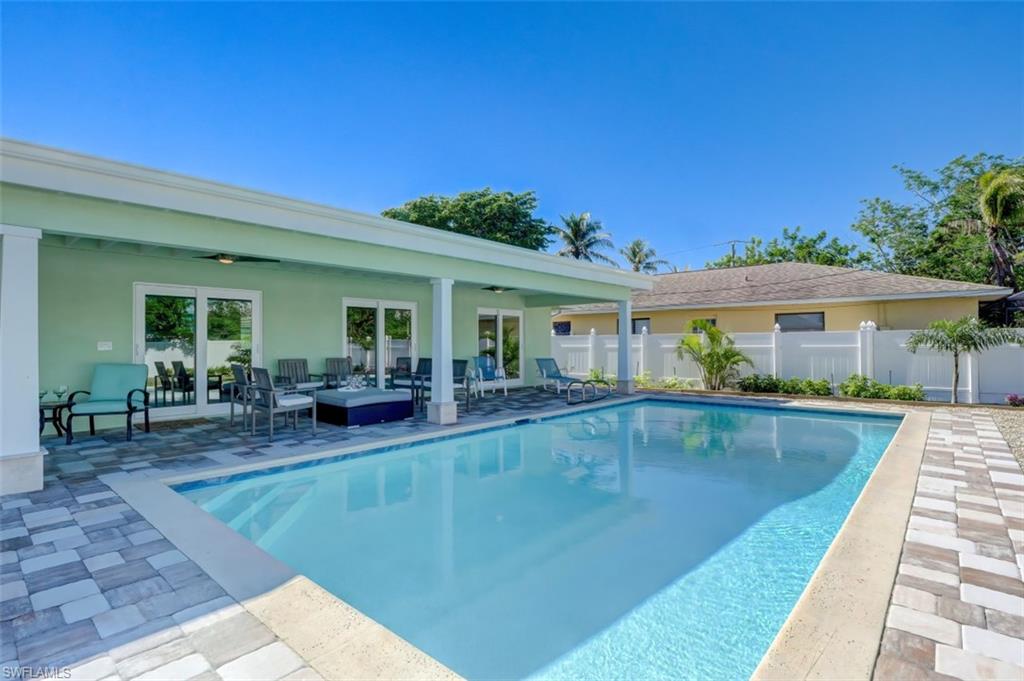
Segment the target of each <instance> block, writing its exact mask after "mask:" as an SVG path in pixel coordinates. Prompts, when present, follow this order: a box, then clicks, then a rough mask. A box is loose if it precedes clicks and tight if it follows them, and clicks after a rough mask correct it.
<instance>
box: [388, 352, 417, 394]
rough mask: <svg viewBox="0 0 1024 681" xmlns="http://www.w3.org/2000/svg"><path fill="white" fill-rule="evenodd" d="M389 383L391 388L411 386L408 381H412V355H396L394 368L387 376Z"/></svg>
mask: <svg viewBox="0 0 1024 681" xmlns="http://www.w3.org/2000/svg"><path fill="white" fill-rule="evenodd" d="M388 379H389V384H390V386H389V387H391V388H396V387H399V384H401V387H405V388H409V387H411V385H410V381H412V357H396V358H395V368H394V370H392V372H391V375H390V376H388Z"/></svg>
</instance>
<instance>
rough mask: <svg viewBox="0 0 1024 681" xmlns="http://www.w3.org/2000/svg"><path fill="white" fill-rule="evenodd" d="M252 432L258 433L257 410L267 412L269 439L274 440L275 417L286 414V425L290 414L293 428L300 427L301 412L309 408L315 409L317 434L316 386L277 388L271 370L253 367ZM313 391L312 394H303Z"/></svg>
mask: <svg viewBox="0 0 1024 681" xmlns="http://www.w3.org/2000/svg"><path fill="white" fill-rule="evenodd" d="M252 379H253V380H252V385H251V386H250V390H251V392H252V401H251V402H250V405H251V406H252V434H253V435H255V434H256V412H257V411H262V412H265V413H266V414H267V419H268V421H269V423H270V433H269V438H268V439H269V441H271V442H273V440H274V417H275V416H277V415H278V414H284V416H285V425H287V424H288V415H289V414H291V415H292V428H294V429H297V428H298V427H299V412H300V411H305V410H307V409H312V410H313V416H312V420H313V434H314V435H316V386H311V387H308V388H298V387H288V388H275V387H274V381H273V380H271V378H270V372H269V371H267V370H266V369H261V368H259V367H253V369H252ZM302 393H311V394H302Z"/></svg>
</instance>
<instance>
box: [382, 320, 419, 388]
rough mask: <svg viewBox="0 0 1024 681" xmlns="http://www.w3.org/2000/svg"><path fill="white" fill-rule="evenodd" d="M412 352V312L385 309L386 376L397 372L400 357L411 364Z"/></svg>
mask: <svg viewBox="0 0 1024 681" xmlns="http://www.w3.org/2000/svg"><path fill="white" fill-rule="evenodd" d="M412 351H413V347H412V310H410V309H407V308H394V307H385V308H384V375H385V376H386V377H390V376H391V375H392V374H393V373H394V372H395V367H396V366H397V364H398V358H400V357H404V358H406V360H407V361H408V362H410V363H411V362H412V355H413V352H412ZM413 368H415V367H413Z"/></svg>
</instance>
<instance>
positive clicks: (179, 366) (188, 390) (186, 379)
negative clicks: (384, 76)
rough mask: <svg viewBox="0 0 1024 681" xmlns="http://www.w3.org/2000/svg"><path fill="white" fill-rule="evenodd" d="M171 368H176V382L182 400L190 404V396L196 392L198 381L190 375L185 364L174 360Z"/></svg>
mask: <svg viewBox="0 0 1024 681" xmlns="http://www.w3.org/2000/svg"><path fill="white" fill-rule="evenodd" d="M171 366H173V367H174V382H175V383H177V384H178V390H180V391H181V392H182V398H181V399H182V400H184V402H185V404H188V402H189V399H188V396H189V395H191V394H192V393H194V392H195V390H196V381H195V379H194V378H192V377H191V376H189V375H188V369H186V368H185V363H184V362H179V361H178V360H173V361H171Z"/></svg>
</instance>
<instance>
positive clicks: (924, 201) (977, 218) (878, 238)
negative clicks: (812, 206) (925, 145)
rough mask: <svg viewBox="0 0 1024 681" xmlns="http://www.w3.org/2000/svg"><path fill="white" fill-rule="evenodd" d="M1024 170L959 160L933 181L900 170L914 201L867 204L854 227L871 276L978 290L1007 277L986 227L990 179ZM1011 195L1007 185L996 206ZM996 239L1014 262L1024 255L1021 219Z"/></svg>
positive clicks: (1014, 163) (1005, 224) (986, 158)
mask: <svg viewBox="0 0 1024 681" xmlns="http://www.w3.org/2000/svg"><path fill="white" fill-rule="evenodd" d="M1022 168H1024V159H1007V158H1006V157H1004V156H998V155H990V154H984V153H982V154H976V155H975V156H971V157H968V156H958V157H957V158H954V159H953V160H952V161H950V162H949V163H947V164H946V165H945V166H943V167H942V168H939V169H938V170H937V171H935V172H934V173H931V174H929V173H924V172H921V171H917V170H912V169H910V168H906V167H904V166H896V171H897V172H898V173H899V174H900V176H901V177H902V178H903V184H904V187H905V188H906V190H907V192H908V193H909V194H910V195H911V196H913V199H912V200H911V201H909V202H903V201H895V200H892V199H887V198H882V197H875V198H872V199H867V200H865V201H863V202H862V207H861V211H860V214H859V215H858V217H857V220H856V222H854V224H853V226H852V228H853V230H854V231H855V232H857V233H859V234H861V235H862V236H863V237H864V238H865V240H866V241H867V243H868V245H869V249H868V252H869V253H870V255H871V262H870V267H871V269H875V270H881V271H885V272H896V273H899V274H913V275H919V276H926V277H938V278H943V279H959V280H962V281H973V282H978V283H993V282H997V281H998V280H999V279H1000V277H1001V276H1002V277H1005V272H1006V271H1007V270H1006V267H1005V265H1004V266H1002V268H1001V270H1000V269H999V268H997V267H996V262H995V257H994V255H995V251H994V249H993V248H992V244H991V243H990V241H989V238H988V237H989V230H988V229H987V228H986V227H985V225H986V222H985V218H984V215H983V212H982V203H983V194H985V193H986V190H985V189H984V188H983V186H982V178H984V177H986V176H988V177H991V178H994V177H995V176H997V175H999V174H1000V171H1004V170H1014V171H1016V172H1018V173H1019V172H1020V170H1021V169H1022ZM988 182H991V180H986V183H988ZM1005 188H1006V184H1003V182H1000V183H997V187H996V189H998V190H999V191H998V192H997V191H996V189H992V190H989V193H990V194H991V195H992V198H994V197H995V195H996V194H1002V193H1003V191H1002V190H1003V189H1005ZM1004 195H1005V194H1004ZM1003 205H1004V206H1005V205H1006V204H1005V203H1004V204H1003ZM1012 213H1013V211H1011V212H1010V215H1011V216H1012ZM996 231H997V232H998V235H999V237H1000V238H999V240H998V241H997V243H998V244H999V245H1001V246H1002V247H1003V248H1005V250H1006V252H1007V254H1008V255H1010V256H1011V257H1012V255H1013V253H1015V252H1019V251H1020V250H1021V248H1022V247H1024V224H1022V221H1021V220H1019V219H1018V218H1016V217H1009V218H1008V217H1005V216H1004V217H1003V218H1002V222H1001V227H1000V228H999V229H998V230H996ZM1000 271H1001V272H1002V273H1003V274H1000Z"/></svg>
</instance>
